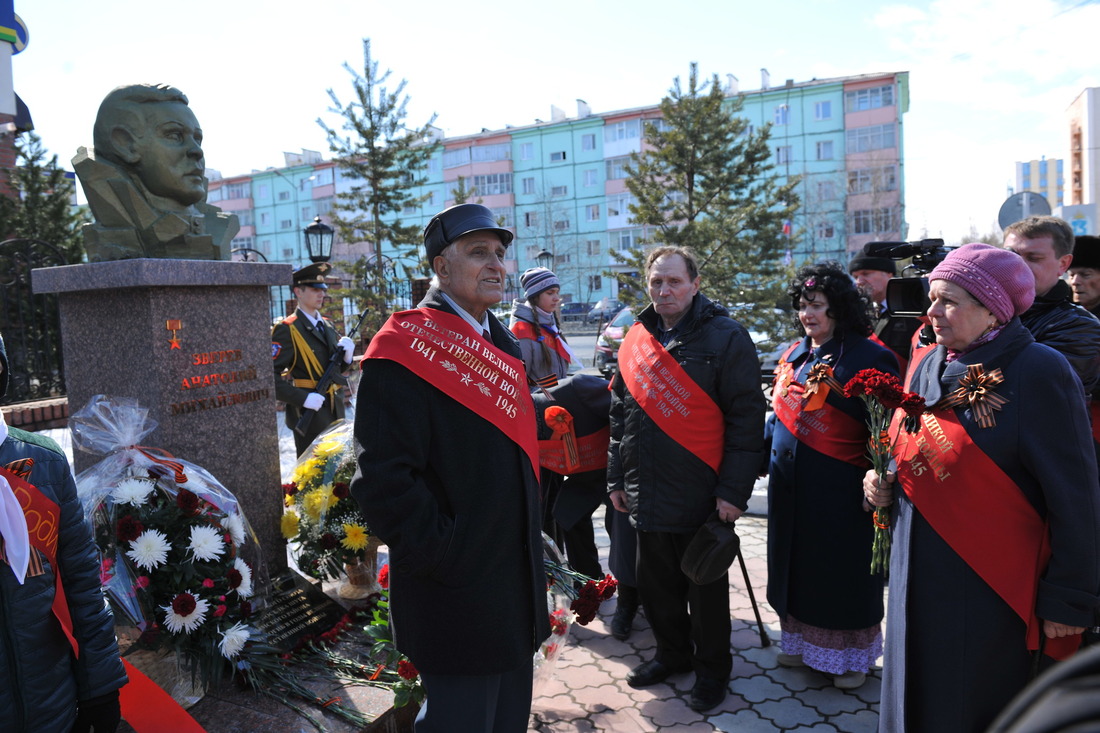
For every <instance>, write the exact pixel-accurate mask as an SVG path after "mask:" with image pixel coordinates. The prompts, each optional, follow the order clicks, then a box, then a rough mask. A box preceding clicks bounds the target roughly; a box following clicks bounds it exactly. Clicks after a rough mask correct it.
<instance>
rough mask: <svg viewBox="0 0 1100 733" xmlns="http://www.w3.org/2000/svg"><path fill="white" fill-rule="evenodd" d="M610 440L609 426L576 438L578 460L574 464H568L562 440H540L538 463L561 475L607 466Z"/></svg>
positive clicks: (595, 469)
mask: <svg viewBox="0 0 1100 733" xmlns="http://www.w3.org/2000/svg"><path fill="white" fill-rule="evenodd" d="M610 442H611V428H610V426H608V427H604V428H602V429H600V430H597V431H596V432H594V433H592V434H591V435H586V436H584V437H583V438H577V457H578V458H579V459H580V462H579V463H578V464H577V465H576V466H570V465H569V463H570V462H569V460H568V459H567V457H566V456H567V453H566V446H565V441H564V440H556V439H553V440H540V441H539V465H540V466H542V467H543V468H545V469H547V470H550V471H553V472H554V473H558V474H561V475H562V476H569V475H570V474H574V473H583V472H585V471H597V470H599V469H601V468H607V445H608V443H610Z"/></svg>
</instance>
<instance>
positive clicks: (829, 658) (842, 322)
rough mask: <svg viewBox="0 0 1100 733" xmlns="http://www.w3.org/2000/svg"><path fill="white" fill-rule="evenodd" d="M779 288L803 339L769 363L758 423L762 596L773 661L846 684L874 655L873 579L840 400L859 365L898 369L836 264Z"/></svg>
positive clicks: (877, 636) (862, 420)
mask: <svg viewBox="0 0 1100 733" xmlns="http://www.w3.org/2000/svg"><path fill="white" fill-rule="evenodd" d="M788 294H789V295H790V297H791V305H792V307H794V308H795V309H797V311H798V320H799V324H800V326H801V329H802V331H803V333H804V334H805V337H804V338H803V339H802V340H801V341H798V342H796V343H795V344H794V345H793V346H792V347H791V348H790V349H788V350H787V353H786V354H785V355H784V356H783V358H782V359H781V360H780V361H779V366H778V367H777V369H776V383H775V388H774V397H773V410H774V418H772V420H771V421H770V422H769V430H768V432H769V433H770V435H771V461H770V466H769V473H770V474H771V480H770V482H769V485H768V602H769V603H771V605H772V607H773V608H775V610H776V613H778V614H779V618H780V625H781V629H782V641H781V646H782V649H783V653H782V654H780V655H779V663H780V664H782V665H784V666H789V667H801V666H808V667H810V668H812V669H816V670H818V671H820V672H824V673H826V674H828V675H831V676H832V677H833V684H834V685H835V686H836V687H839V688H841V689H854V688H856V687H859V686H861V685H862V684H863V683H864V681H865V680H866V675H867V672H868V670H869V669H870V668H871V665H873V664H874V663H875V662H876V661H877V659H878V657H879V655H880V654H881V653H882V631H881V628H880V623H881V621H882V616H883V604H882V577H881V576H879V575H872V574H871V573H870V572H869V571H868V568H869V567H870V564H871V544H872V540H873V529H874V526H873V524H872V522H871V520H870V518H869V517H868V516H867V514H866V513H865V512H864V511H863V492H862V481H863V474H864V472H865V471H866V470H867V467H868V466H869V465H870V464H869V463H868V461H867V458H866V456H865V453H866V445H867V437H868V430H867V423H866V418H867V414H866V407H865V406H864V404H863V402H862V401H860V399H859V398H857V397H853V398H848V397H845V396H844V391H843V385H844V384H846V383H847V381H848V380H849V379H850V378H851V377H852V376H854V375H855V373H856V372H858V371H860V370H861V369H878V370H880V371H882V372H885V373H888V374H895V375H896V374H897V371H898V364H897V358H896V357H895V356H894V355H893V354H892V353H891V352H890V351H889V350H888V349H886V348H884V347H883V346H882V345H881V344H878V343H875V342H873V341H871V340H869V339H868V336H869V335H870V333H871V320H870V313H869V308H868V302H867V299H866V297H865V296H863V295H862V294H861V293H860V292H859V291H858V290H857V288H856V286H855V283H853V282H852V280H851V278H850V277H849V276H848V273H847V272H845V271H844V269H843V268H842V267H841V265H839V264H838V263H835V262H829V263H824V264H818V265H814V266H812V267H805V268H803V269H802V270H800V271H799V273H798V275H797V277H796V278H795V279H794V281H793V282H792V284H791V287H790V289H789V290H788Z"/></svg>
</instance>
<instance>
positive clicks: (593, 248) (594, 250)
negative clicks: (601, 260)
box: [584, 239, 600, 257]
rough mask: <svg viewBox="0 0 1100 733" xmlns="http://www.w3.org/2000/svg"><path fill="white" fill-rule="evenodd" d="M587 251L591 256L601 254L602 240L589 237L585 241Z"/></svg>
mask: <svg viewBox="0 0 1100 733" xmlns="http://www.w3.org/2000/svg"><path fill="white" fill-rule="evenodd" d="M584 249H585V253H586V254H587V255H588V256H589V257H597V256H599V254H600V240H598V239H589V240H588V241H586V242H585V243H584Z"/></svg>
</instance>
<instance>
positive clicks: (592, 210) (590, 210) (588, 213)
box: [584, 204, 600, 221]
mask: <svg viewBox="0 0 1100 733" xmlns="http://www.w3.org/2000/svg"><path fill="white" fill-rule="evenodd" d="M584 214H585V218H586V219H587V220H588V221H599V220H600V205H599V204H589V205H588V206H586V207H584Z"/></svg>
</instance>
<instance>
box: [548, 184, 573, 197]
mask: <svg viewBox="0 0 1100 733" xmlns="http://www.w3.org/2000/svg"><path fill="white" fill-rule="evenodd" d="M568 193H569V186H552V187H551V188H550V195H551V196H565V195H566V194H568Z"/></svg>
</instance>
